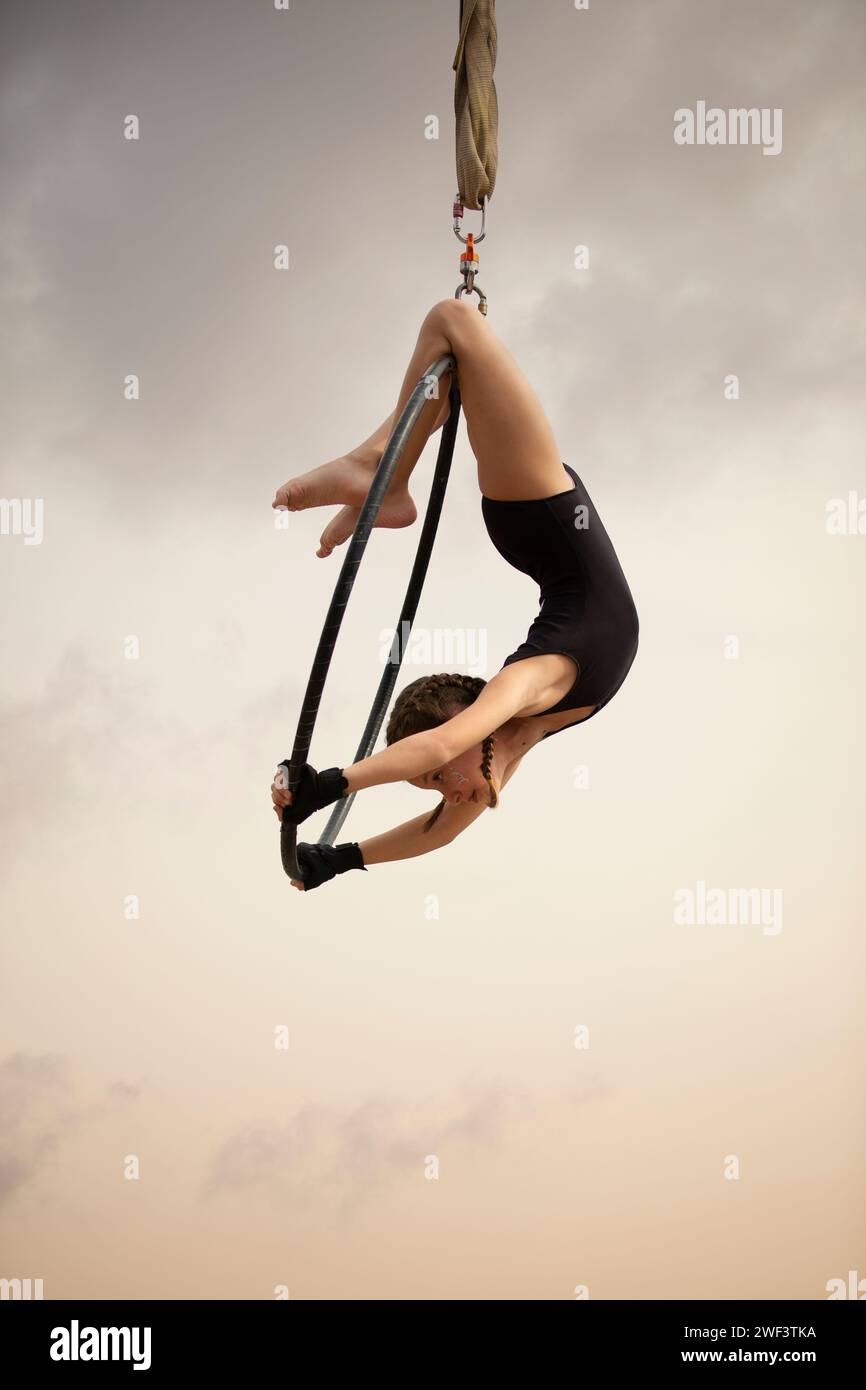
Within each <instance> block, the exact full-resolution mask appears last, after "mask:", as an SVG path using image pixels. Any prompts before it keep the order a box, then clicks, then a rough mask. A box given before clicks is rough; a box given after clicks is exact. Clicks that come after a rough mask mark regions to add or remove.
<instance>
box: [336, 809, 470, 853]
mask: <svg viewBox="0 0 866 1390" xmlns="http://www.w3.org/2000/svg"><path fill="white" fill-rule="evenodd" d="M486 810H487V807H486V806H470V805H469V804H468V803H465V804H462V805H459V806H445V807H444V808H443V810H442V812H441V814H440V816H439V818H438V819H437V821H436V822H435V824H434V825H433V826H432V827H431V829H430V830H425V829H424V826H425V825H426V824H427V822H428V821H429V819H430V812H429V811H425V812H424V814H423V816H415V817H413V819H412V820H407V821H403V824H402V825H395V826H394V828H393V829H392V830H386V831H384V833H383V834H381V835H373V836H372V837H371V838H370V839H369V840H361V841H360V843H359V849H360V851H361V855H362V858H363V860H364V865H365V867H367V868H369V867H370V865H371V864H389V863H392V862H393V861H394V860H397V859H414V858H415V857H416V856H417V855H419V854H429V853H430V851H431V850H434V849H442V848H443V846H444V845H450V843H451V841H452V840H454V839H456V837H457V836H458V835H460V834H461V833H462V832H463V831H464V830H466V829H467V827H468V826H470V825H471V824H472V822H473V821H474V820H477V819H478V817H479V816H483V814H484V812H485V811H486Z"/></svg>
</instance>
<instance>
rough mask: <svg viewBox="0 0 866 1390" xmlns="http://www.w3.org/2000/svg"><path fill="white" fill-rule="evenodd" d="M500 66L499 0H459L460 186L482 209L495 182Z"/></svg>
mask: <svg viewBox="0 0 866 1390" xmlns="http://www.w3.org/2000/svg"><path fill="white" fill-rule="evenodd" d="M495 66H496V0H460V42H459V43H458V45H457V54H456V57H455V59H454V63H453V67H454V70H455V72H456V73H457V78H456V80H455V83H454V115H455V119H456V134H457V188H458V191H459V193H460V195H461V198H462V200H463V202H464V204H465V206H466V207H467V208H471V209H472V210H473V211H475V212H478V211H479V210H480V208H481V199H482V198H484V197H487V198H490V196H491V195H492V193H493V189H494V186H495V184H496V165H497V162H498V157H499V155H498V147H497V135H498V130H499V106H498V104H497V100H496V87H495V86H494V83H493V69H494V67H495Z"/></svg>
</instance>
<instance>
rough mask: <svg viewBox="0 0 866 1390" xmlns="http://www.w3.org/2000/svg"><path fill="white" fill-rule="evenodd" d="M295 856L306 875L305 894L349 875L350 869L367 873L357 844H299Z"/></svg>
mask: <svg viewBox="0 0 866 1390" xmlns="http://www.w3.org/2000/svg"><path fill="white" fill-rule="evenodd" d="M295 854H296V855H297V859H298V867H299V868H300V870H301V872H302V874H303V875H304V892H306V893H308V892H309V891H310V889H311V888H318V887H319V886H320V885H321V884H323V883H327V882H328V880H329V879H331V878H336V876H337V874H345V873H347V872H348V870H349V869H363V870H364V873H366V872H367V867H366V865H365V863H364V860H363V857H362V855H361V850H360V847H359V846H358V845H357V844H344V845H307V844H299V845H296V846H295Z"/></svg>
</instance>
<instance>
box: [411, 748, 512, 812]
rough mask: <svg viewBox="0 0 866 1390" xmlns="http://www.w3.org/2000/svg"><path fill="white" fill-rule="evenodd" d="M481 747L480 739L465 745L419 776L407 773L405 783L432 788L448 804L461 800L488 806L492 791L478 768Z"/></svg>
mask: <svg viewBox="0 0 866 1390" xmlns="http://www.w3.org/2000/svg"><path fill="white" fill-rule="evenodd" d="M483 757H484V750H483V748H482V745H481V744H480V743H476V744H475V746H474V747H473V748H467V749H466V752H465V753H461V754H460V757H459V758H452V759H451V761H450V762H447V763H443V764H442V766H441V767H435V768H433V770H432V771H431V772H425V773H424V775H423V777H410V778H409V785H410V786H412V787H420V788H421V789H422V791H436V792H439V794H440V796H443V797H444V798H445V800H446V801H447V802H448V804H449V806H459V805H461V804H462V803H463V802H467V801H469V802H472V803H473V804H475V803H477V804H478V805H479V806H489V805H490V803H491V801H492V799H493V793H492V791H491V789H490V783H489V782H488V781H487V779H486V777H485V776H484V774H483V772H482V771H481V761H482V759H483Z"/></svg>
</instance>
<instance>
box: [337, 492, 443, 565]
mask: <svg viewBox="0 0 866 1390" xmlns="http://www.w3.org/2000/svg"><path fill="white" fill-rule="evenodd" d="M360 515H361V508H360V507H343V509H342V510H341V511H339V512H337V515H336V516H335V517H334V518H333V520H332V521H329V522H328V524H327V526H326V527H325V529H324V531H323V532H322V534H321V537H320V539H319V549H318V550H317V551H316V554H317V555H318V557H319V559H320V560H325V559H327V557H328V556H329V555H330V554H332V552H333V550H334V548H335V547H336V546H338V545H343V544H344V543H345V542H346V541H347V540H348V539H349V537H350V536H351V535H353V534H354V531H355V527H356V526H357V524H358V517H359V516H360ZM417 515H418V511H417V508H416V506H415V503H414V502H413V501H412V498H411V497H410V495H409V493H408V491H406V490H405V489H404V491H403V492H401V493H397V494H396V495H394V496H392V495H391V493H390V492H387V493H386V494H385V499H384V501H383V503H382V505H381V507H380V508H379V515H378V516H377V517H376V520H375V522H374V523H373V524H374V526H394V527H395V526H411V525H412V523H413V521H414V520H415V518H416V517H417Z"/></svg>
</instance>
